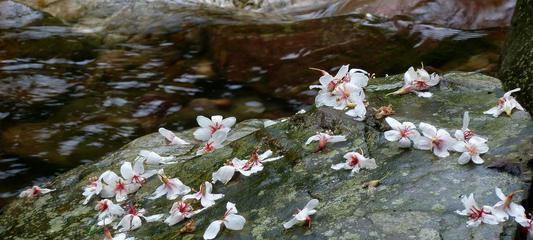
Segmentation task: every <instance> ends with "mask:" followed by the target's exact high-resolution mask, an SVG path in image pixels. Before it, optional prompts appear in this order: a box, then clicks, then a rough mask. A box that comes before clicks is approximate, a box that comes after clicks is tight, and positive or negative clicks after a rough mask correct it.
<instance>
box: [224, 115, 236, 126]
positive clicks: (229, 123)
mask: <svg viewBox="0 0 533 240" xmlns="http://www.w3.org/2000/svg"><path fill="white" fill-rule="evenodd" d="M236 121H237V119H236V118H235V117H228V118H226V119H224V120H222V125H223V126H224V127H227V128H231V127H232V126H233V125H235V122H236Z"/></svg>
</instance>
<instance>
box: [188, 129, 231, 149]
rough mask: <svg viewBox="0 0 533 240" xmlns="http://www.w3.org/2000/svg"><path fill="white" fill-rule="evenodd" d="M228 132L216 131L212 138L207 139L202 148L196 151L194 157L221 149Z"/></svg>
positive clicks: (225, 130)
mask: <svg viewBox="0 0 533 240" xmlns="http://www.w3.org/2000/svg"><path fill="white" fill-rule="evenodd" d="M228 131H229V129H222V130H218V131H216V133H215V134H213V137H212V138H211V139H209V140H208V141H207V142H206V143H205V145H204V146H202V147H201V148H200V149H198V151H196V155H202V154H206V153H212V152H214V151H215V150H216V149H219V148H221V147H223V146H224V145H222V143H224V141H226V139H227V137H228Z"/></svg>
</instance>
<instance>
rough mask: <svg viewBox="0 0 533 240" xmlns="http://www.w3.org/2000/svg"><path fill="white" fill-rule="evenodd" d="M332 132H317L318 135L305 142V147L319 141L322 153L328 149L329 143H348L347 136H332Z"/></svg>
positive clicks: (319, 148) (319, 149)
mask: <svg viewBox="0 0 533 240" xmlns="http://www.w3.org/2000/svg"><path fill="white" fill-rule="evenodd" d="M332 134H333V133H332V132H331V131H326V132H325V133H319V132H317V134H316V135H313V136H311V137H310V138H308V139H307V141H306V142H305V145H309V144H310V143H311V142H314V141H318V150H317V152H319V151H322V150H324V149H325V148H326V145H327V144H328V143H336V142H344V141H346V136H343V135H332Z"/></svg>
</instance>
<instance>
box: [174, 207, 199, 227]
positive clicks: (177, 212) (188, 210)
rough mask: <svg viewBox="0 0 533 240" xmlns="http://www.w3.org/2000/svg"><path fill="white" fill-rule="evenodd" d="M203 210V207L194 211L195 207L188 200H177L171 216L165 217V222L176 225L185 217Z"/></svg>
mask: <svg viewBox="0 0 533 240" xmlns="http://www.w3.org/2000/svg"><path fill="white" fill-rule="evenodd" d="M201 211H203V209H200V210H197V211H194V209H193V207H192V206H191V205H190V204H188V203H186V202H175V203H174V204H172V208H170V211H169V213H170V216H168V217H167V218H166V219H165V223H166V224H168V225H169V226H172V225H175V224H177V223H179V222H181V221H183V219H185V218H191V217H192V216H194V215H195V214H197V213H199V212H201Z"/></svg>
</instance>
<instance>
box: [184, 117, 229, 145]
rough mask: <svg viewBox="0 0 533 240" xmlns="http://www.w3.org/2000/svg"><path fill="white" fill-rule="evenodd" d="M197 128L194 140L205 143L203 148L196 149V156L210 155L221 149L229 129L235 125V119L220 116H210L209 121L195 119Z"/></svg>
mask: <svg viewBox="0 0 533 240" xmlns="http://www.w3.org/2000/svg"><path fill="white" fill-rule="evenodd" d="M196 121H197V122H198V125H199V126H200V128H198V129H197V130H196V131H194V138H196V139H197V140H200V141H205V144H204V145H203V147H201V148H200V149H198V151H197V152H196V154H197V155H202V154H205V153H211V152H213V151H215V150H216V149H219V148H221V147H222V146H223V145H222V144H223V143H224V141H226V139H227V138H228V133H229V131H230V130H231V127H232V126H233V125H235V122H236V119H235V118H234V117H228V118H223V117H222V116H220V115H217V116H212V117H211V119H209V118H206V117H204V116H198V117H197V118H196Z"/></svg>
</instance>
